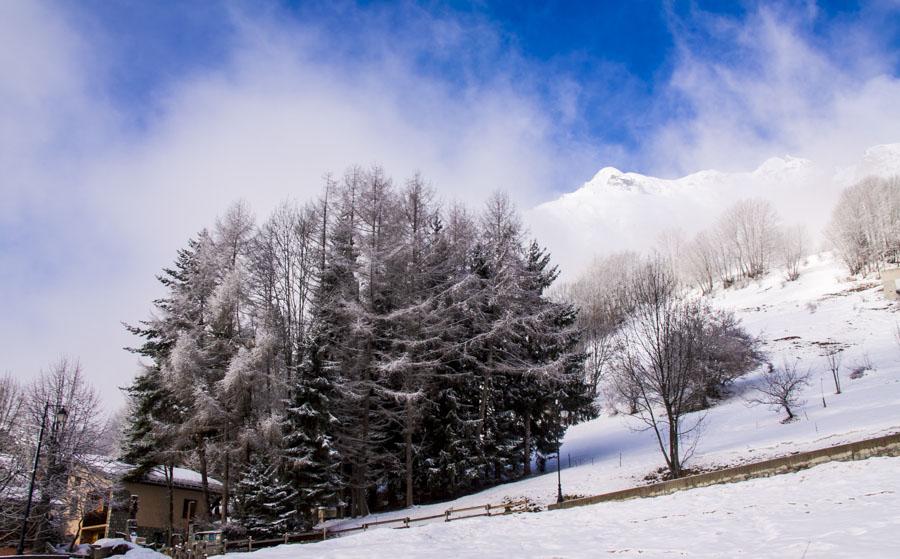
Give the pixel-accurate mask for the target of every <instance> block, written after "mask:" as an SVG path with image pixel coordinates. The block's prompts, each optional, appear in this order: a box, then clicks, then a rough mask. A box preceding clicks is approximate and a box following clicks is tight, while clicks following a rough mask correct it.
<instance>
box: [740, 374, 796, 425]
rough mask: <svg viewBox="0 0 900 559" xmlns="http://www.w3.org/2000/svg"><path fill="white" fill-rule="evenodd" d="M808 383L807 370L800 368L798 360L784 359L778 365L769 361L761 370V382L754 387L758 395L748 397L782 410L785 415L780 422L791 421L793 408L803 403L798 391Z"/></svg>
mask: <svg viewBox="0 0 900 559" xmlns="http://www.w3.org/2000/svg"><path fill="white" fill-rule="evenodd" d="M808 384H809V371H803V370H801V369H800V362H799V360H794V361H787V360H785V361H784V362H783V363H782V365H781V366H780V367H775V366H773V365H772V364H771V363H770V364H769V366H768V368H767V369H766V370H765V371H764V372H763V376H762V383H761V384H760V385H759V386H757V387H756V390H757V391H758V392H759V396H758V397H755V398H752V399H750V403H753V404H765V405H767V406H770V407H771V408H773V409H775V410H784V412H785V413H786V414H787V417H786V418H785V419H784V420H783V421H782V423H788V422H790V421H793V420H794V418H795V417H796V416H795V414H794V410H795V409H796V408H797V406H800V405H803V403H804V402H803V400H802V399H801V398H800V391H801V390H802V389H803V387H804V386H807V385H808Z"/></svg>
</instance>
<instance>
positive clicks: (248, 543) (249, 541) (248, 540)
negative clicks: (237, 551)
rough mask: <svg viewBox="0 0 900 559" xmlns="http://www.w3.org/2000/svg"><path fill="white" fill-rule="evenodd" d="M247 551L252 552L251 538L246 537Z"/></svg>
mask: <svg viewBox="0 0 900 559" xmlns="http://www.w3.org/2000/svg"><path fill="white" fill-rule="evenodd" d="M247 551H248V552H250V551H253V536H247Z"/></svg>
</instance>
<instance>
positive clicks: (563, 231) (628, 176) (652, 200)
mask: <svg viewBox="0 0 900 559" xmlns="http://www.w3.org/2000/svg"><path fill="white" fill-rule="evenodd" d="M892 174H900V143H891V144H880V145H876V146H872V147H870V148H868V149H867V150H865V152H864V153H863V154H862V155H861V157H860V158H859V159H858V160H857V161H856V162H855V163H854V164H852V165H849V166H843V167H841V166H834V165H829V164H827V163H820V162H815V161H813V160H810V159H806V158H801V157H794V156H791V155H783V156H779V157H770V158H769V159H766V160H765V161H763V162H762V163H761V164H760V165H759V166H758V167H757V168H755V169H753V170H750V171H739V172H724V171H718V170H715V169H705V170H701V171H697V172H694V173H691V174H688V175H685V176H683V177H678V178H672V179H667V178H660V177H654V176H650V175H644V174H641V173H635V172H626V171H621V170H620V169H617V168H616V167H612V166H606V167H603V168H601V169H600V170H599V171H598V172H597V173H595V174H594V176H593V177H591V179H590V180H588V181H586V182H585V183H583V184H582V185H581V186H580V187H579V188H577V189H576V190H574V191H572V192H568V193H565V194H563V195H561V196H559V197H558V198H556V199H554V200H550V201H548V202H544V203H542V204H539V205H537V206H535V207H534V208H532V209H531V210H529V211H528V212H526V220H527V222H528V224H529V226H530V228H531V231H532V233H534V234H535V235H536V236H537V237H538V238H540V239H542V240H545V242H546V243H547V246H548V247H549V248H550V250H551V252H552V253H553V254H554V257H555V259H556V261H557V263H558V264H560V265H561V267H562V269H563V274H564V277H570V276H572V275H574V274H577V273H578V272H579V271H580V270H581V269H583V268H584V267H585V266H586V265H587V263H589V262H590V261H591V259H592V257H594V256H597V255H602V254H606V253H609V252H615V251H619V250H637V251H646V250H648V249H651V248H652V247H653V246H654V245H655V244H656V243H657V241H658V239H659V238H660V236H661V235H663V234H665V233H666V232H668V231H675V230H677V231H680V232H681V233H682V234H683V235H684V236H685V237H690V236H692V235H693V234H695V233H697V232H698V231H700V230H701V229H703V228H705V227H708V226H709V225H711V224H712V223H713V222H714V221H715V220H716V219H717V218H718V216H719V215H720V214H721V213H722V212H723V211H724V210H725V209H726V208H727V207H728V206H730V205H731V204H733V203H734V202H736V201H737V200H740V199H743V198H765V199H768V200H770V201H771V202H772V203H773V205H774V206H775V208H776V210H777V211H778V212H779V214H780V215H781V217H782V221H783V222H785V223H802V224H803V225H805V226H806V227H807V229H808V230H809V232H810V234H811V235H810V236H811V238H812V239H813V240H814V242H815V243H817V244H820V243H821V239H822V235H821V233H822V231H823V230H824V228H825V226H826V224H827V222H828V219H829V218H830V215H831V209H832V207H833V205H834V203H835V202H836V201H837V198H838V195H839V194H840V191H841V190H842V189H844V188H846V187H847V186H849V185H850V184H853V183H854V182H856V181H858V180H860V179H862V178H864V177H865V176H868V175H877V176H887V175H892Z"/></svg>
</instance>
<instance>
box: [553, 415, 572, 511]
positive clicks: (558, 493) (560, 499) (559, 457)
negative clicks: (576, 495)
mask: <svg viewBox="0 0 900 559" xmlns="http://www.w3.org/2000/svg"><path fill="white" fill-rule="evenodd" d="M567 417H569V412H568V411H566V410H559V426H560V427H562V425H563V421H564V420H565V419H566V418H567ZM559 449H560V444H559V431H557V432H556V502H557V503H561V502H563V492H562V473H561V468H562V454H561V453H560V450H559Z"/></svg>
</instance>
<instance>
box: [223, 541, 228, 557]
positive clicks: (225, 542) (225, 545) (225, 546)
mask: <svg viewBox="0 0 900 559" xmlns="http://www.w3.org/2000/svg"><path fill="white" fill-rule="evenodd" d="M226 553H228V538H222V555H225V554H226Z"/></svg>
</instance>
